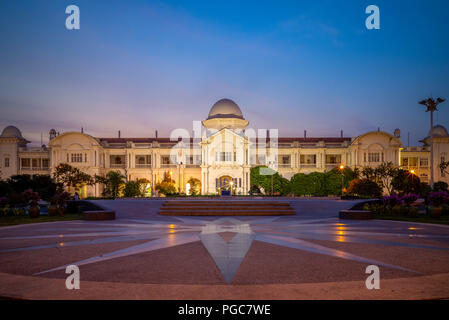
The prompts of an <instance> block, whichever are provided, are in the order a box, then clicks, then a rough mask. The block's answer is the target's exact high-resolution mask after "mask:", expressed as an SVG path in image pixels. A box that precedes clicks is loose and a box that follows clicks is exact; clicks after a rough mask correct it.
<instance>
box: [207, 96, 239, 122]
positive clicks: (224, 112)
mask: <svg viewBox="0 0 449 320" xmlns="http://www.w3.org/2000/svg"><path fill="white" fill-rule="evenodd" d="M213 118H238V119H243V114H242V111H241V110H240V108H239V106H238V105H237V104H236V103H235V102H234V101H232V100H230V99H221V100H219V101H217V102H215V104H214V105H213V106H212V108H211V109H210V111H209V116H208V117H207V119H213Z"/></svg>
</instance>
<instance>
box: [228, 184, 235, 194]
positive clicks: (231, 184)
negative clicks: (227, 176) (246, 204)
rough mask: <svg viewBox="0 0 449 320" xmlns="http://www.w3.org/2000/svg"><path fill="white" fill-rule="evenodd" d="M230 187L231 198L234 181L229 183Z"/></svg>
mask: <svg viewBox="0 0 449 320" xmlns="http://www.w3.org/2000/svg"><path fill="white" fill-rule="evenodd" d="M229 184H230V186H231V196H232V186H233V185H234V181H231V182H229Z"/></svg>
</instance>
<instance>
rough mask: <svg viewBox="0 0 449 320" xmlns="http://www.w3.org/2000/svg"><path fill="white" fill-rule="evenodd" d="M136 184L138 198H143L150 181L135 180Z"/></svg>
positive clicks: (143, 179)
mask: <svg viewBox="0 0 449 320" xmlns="http://www.w3.org/2000/svg"><path fill="white" fill-rule="evenodd" d="M137 183H138V184H139V192H140V195H139V196H140V197H145V194H146V193H147V186H148V184H150V181H149V180H148V179H145V178H141V179H137Z"/></svg>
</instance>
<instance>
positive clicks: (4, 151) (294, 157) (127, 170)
mask: <svg viewBox="0 0 449 320" xmlns="http://www.w3.org/2000/svg"><path fill="white" fill-rule="evenodd" d="M194 131H195V130H194ZM433 136H434V139H433V143H434V148H433V149H434V161H435V164H434V176H435V181H446V182H448V177H447V176H445V175H444V174H442V173H441V171H440V169H439V164H440V163H441V162H442V161H446V160H447V159H448V154H449V134H448V132H447V130H446V129H445V128H444V127H442V126H436V127H435V129H434V134H433ZM429 141H430V139H429V138H428V137H427V138H425V139H424V140H423V141H422V142H423V143H424V145H423V146H422V147H407V148H403V146H402V143H401V140H400V132H399V130H396V131H395V133H394V134H390V133H388V132H383V131H372V132H367V133H364V134H362V135H360V136H358V137H353V138H351V137H343V136H342V135H341V136H340V137H308V136H306V132H305V133H304V136H303V137H278V132H277V130H272V129H270V130H267V129H263V130H255V129H252V128H249V121H248V120H246V119H245V118H244V116H243V114H242V111H241V110H240V108H239V106H238V105H237V104H236V103H234V102H233V101H232V100H229V99H222V100H220V101H218V102H216V103H215V104H214V105H213V106H212V108H211V110H210V112H209V115H208V117H207V119H206V120H204V121H202V126H198V128H197V130H196V131H195V132H194V136H193V137H191V136H189V134H188V130H184V129H177V130H174V131H173V134H172V137H171V138H160V137H158V136H157V134H156V135H155V137H153V138H125V137H121V136H120V134H119V135H118V137H116V138H100V137H93V136H90V135H88V134H85V133H83V132H65V133H62V134H58V133H56V131H55V130H53V129H52V130H51V131H50V142H49V144H48V146H42V147H39V148H35V147H27V144H28V143H29V141H27V140H26V139H24V138H23V137H22V134H21V132H20V130H19V129H17V128H16V127H13V126H9V127H7V128H5V129H4V130H3V132H2V134H1V136H0V156H1V166H0V170H1V176H0V177H1V178H2V179H6V178H8V177H10V176H11V175H14V174H51V173H52V172H53V171H54V169H55V168H56V166H58V165H59V164H61V163H68V164H70V165H72V166H76V167H78V168H80V169H81V170H83V171H84V172H86V173H88V174H90V175H94V174H98V175H105V174H106V173H107V172H108V171H110V170H118V171H120V172H121V173H122V174H123V175H124V176H125V177H126V179H127V180H135V179H139V178H146V179H148V180H149V181H151V184H152V185H153V186H154V185H155V184H156V183H157V182H158V181H160V180H162V179H163V176H164V174H165V173H167V172H168V173H169V174H170V175H171V177H172V179H173V180H175V181H176V187H177V188H179V189H180V191H181V192H185V190H186V185H187V181H188V180H189V179H190V178H197V179H199V180H200V181H201V192H202V193H203V194H215V193H217V192H219V191H220V190H222V189H224V188H229V186H230V185H232V187H233V190H234V192H235V193H237V194H247V193H248V191H249V189H250V169H251V168H252V167H254V166H258V165H268V166H270V167H273V168H274V169H276V170H277V171H278V172H279V173H280V174H281V175H282V176H284V177H286V178H288V179H290V178H291V177H292V176H293V175H294V174H296V173H299V172H302V173H310V172H313V171H321V172H324V171H327V170H331V169H332V168H334V167H336V166H340V165H344V166H347V167H351V168H355V167H364V166H377V165H379V164H381V163H382V162H389V161H391V162H392V163H393V164H394V165H395V166H401V167H403V168H406V169H408V170H413V172H414V173H416V174H417V175H419V176H420V178H421V179H422V180H423V181H424V182H428V180H429V175H430V171H429V170H430V169H429V165H430V163H429V161H430V160H429V158H430V151H429ZM101 192H102V187H101V186H99V185H95V186H87V187H86V188H85V189H84V190H83V191H82V195H83V196H100V195H101Z"/></svg>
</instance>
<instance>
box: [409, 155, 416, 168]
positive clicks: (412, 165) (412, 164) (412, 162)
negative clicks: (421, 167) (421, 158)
mask: <svg viewBox="0 0 449 320" xmlns="http://www.w3.org/2000/svg"><path fill="white" fill-rule="evenodd" d="M409 165H410V166H411V167H416V166H417V165H418V158H417V157H410V158H409Z"/></svg>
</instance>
